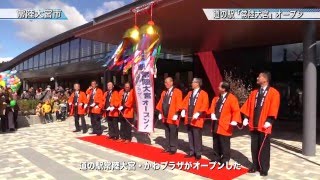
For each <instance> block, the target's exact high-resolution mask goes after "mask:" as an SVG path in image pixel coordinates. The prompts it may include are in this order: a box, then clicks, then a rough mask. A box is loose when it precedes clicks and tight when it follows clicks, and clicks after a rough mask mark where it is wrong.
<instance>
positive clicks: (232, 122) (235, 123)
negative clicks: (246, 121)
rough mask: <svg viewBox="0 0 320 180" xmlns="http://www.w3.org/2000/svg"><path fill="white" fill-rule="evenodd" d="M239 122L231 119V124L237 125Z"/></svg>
mask: <svg viewBox="0 0 320 180" xmlns="http://www.w3.org/2000/svg"><path fill="white" fill-rule="evenodd" d="M237 124H238V123H237V122H235V121H231V123H230V125H231V126H236V125H237Z"/></svg>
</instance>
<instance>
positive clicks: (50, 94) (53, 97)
mask: <svg viewBox="0 0 320 180" xmlns="http://www.w3.org/2000/svg"><path fill="white" fill-rule="evenodd" d="M70 95H71V90H70V89H69V88H65V89H64V88H63V87H61V86H59V87H58V88H56V89H52V88H51V86H50V85H48V86H47V87H46V88H45V89H44V90H43V89H42V88H41V87H39V88H38V89H35V88H33V87H30V88H29V89H28V90H23V91H22V93H21V94H20V95H18V93H13V92H12V90H11V89H10V88H5V87H0V120H1V131H2V132H14V131H16V130H17V128H18V122H17V118H18V112H19V110H20V108H19V105H18V103H17V102H18V100H19V101H28V100H34V101H35V102H37V103H38V104H37V105H36V106H35V107H34V113H35V115H38V116H40V117H41V118H40V119H42V123H52V122H53V120H54V119H53V117H55V120H56V121H64V120H65V119H66V118H67V112H68V106H67V101H68V98H69V96H70ZM53 114H54V115H55V116H53Z"/></svg>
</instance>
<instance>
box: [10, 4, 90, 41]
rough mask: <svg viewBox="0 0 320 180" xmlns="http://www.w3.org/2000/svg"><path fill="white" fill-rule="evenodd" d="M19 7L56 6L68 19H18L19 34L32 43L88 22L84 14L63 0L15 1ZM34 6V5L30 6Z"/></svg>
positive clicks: (16, 22)
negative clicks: (34, 2)
mask: <svg viewBox="0 0 320 180" xmlns="http://www.w3.org/2000/svg"><path fill="white" fill-rule="evenodd" d="M15 5H16V6H18V7H23V8H34V9H46V8H56V9H62V11H63V12H64V13H65V15H66V16H67V18H68V20H54V21H50V20H33V21H27V20H17V21H15V24H16V25H17V26H18V27H19V30H18V32H17V35H18V36H19V37H21V38H22V39H23V40H26V41H28V42H32V43H39V42H42V41H45V40H47V39H49V38H51V37H53V36H56V35H58V34H61V33H63V32H65V31H67V30H70V29H72V28H75V27H77V26H80V25H82V24H84V23H86V22H87V21H86V19H85V18H84V16H83V15H82V14H81V13H80V12H79V11H78V10H77V9H76V8H75V7H73V6H70V5H68V4H66V3H63V2H61V1H60V0H52V1H40V2H39V3H38V4H33V3H31V2H29V1H26V0H19V1H17V3H15ZM30 6H32V7H30Z"/></svg>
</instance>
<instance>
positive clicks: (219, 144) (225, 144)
mask: <svg viewBox="0 0 320 180" xmlns="http://www.w3.org/2000/svg"><path fill="white" fill-rule="evenodd" d="M212 138H213V159H212V160H213V161H217V162H221V163H226V162H229V160H230V136H224V135H221V134H217V133H215V132H213V133H212Z"/></svg>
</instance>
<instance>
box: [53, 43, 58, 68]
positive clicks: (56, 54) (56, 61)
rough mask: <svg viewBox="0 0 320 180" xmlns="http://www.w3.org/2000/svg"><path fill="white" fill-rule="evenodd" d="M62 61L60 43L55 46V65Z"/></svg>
mask: <svg viewBox="0 0 320 180" xmlns="http://www.w3.org/2000/svg"><path fill="white" fill-rule="evenodd" d="M59 63H60V45H59V46H56V47H54V48H53V66H59Z"/></svg>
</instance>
